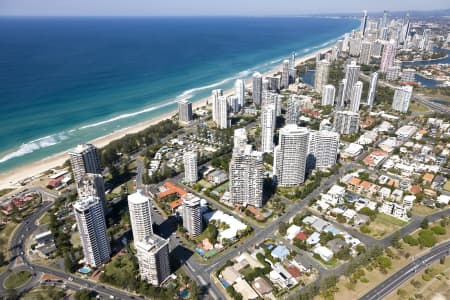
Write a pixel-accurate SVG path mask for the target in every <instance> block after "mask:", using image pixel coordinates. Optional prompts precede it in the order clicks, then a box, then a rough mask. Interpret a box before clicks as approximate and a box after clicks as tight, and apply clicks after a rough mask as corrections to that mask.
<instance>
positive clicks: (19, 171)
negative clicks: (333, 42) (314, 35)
mask: <svg viewBox="0 0 450 300" xmlns="http://www.w3.org/2000/svg"><path fill="white" fill-rule="evenodd" d="M331 48H332V47H325V48H323V49H319V50H317V51H315V52H313V53H311V54H308V55H305V56H302V57H299V58H297V59H296V64H297V65H298V64H301V63H302V62H305V61H307V60H309V59H311V58H314V57H316V55H317V54H318V53H325V52H328V51H329V50H330V49H331ZM281 70H282V65H281V63H280V65H279V66H277V67H275V68H274V69H272V70H270V71H269V72H266V73H264V74H263V75H268V74H273V73H276V72H280V71H281ZM245 84H246V88H247V89H248V88H251V85H252V84H251V78H249V79H247V80H246V82H245ZM233 93H234V91H233V90H232V89H229V90H226V91H224V94H225V95H230V94H233ZM207 102H208V98H204V99H201V100H198V101H195V102H194V103H193V108H194V109H196V108H198V107H202V106H205V105H206V104H207ZM176 113H177V110H173V111H171V112H169V113H166V114H163V115H161V116H159V117H155V118H152V119H150V120H148V121H145V122H141V123H138V124H136V125H133V126H130V127H127V128H123V129H121V130H118V131H115V132H113V133H110V134H108V135H105V136H102V137H99V138H97V139H95V140H93V141H89V143H92V144H94V145H95V146H97V147H99V148H101V147H103V146H105V145H107V144H109V143H110V142H111V141H114V140H117V139H120V138H122V137H124V136H125V135H127V134H131V133H136V132H139V131H142V130H143V129H145V128H147V127H149V126H151V125H154V124H156V123H158V122H160V121H162V120H165V119H168V118H171V117H173V116H174V115H175V114H176ZM68 158H69V157H68V155H67V152H61V153H58V154H55V155H52V156H49V157H47V158H45V159H42V160H39V161H36V162H33V163H31V164H28V165H24V166H21V167H18V168H15V169H12V170H9V171H6V172H3V173H0V189H5V188H17V187H20V185H19V184H18V182H20V181H23V180H24V179H27V178H31V177H38V176H39V174H42V173H44V172H45V171H47V170H49V169H52V168H55V167H57V166H60V165H62V164H63V163H64V162H65V161H66V160H67V159H68Z"/></svg>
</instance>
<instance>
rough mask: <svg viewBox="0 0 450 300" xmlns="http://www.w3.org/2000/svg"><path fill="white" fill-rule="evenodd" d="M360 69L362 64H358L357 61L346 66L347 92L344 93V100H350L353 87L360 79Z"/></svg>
mask: <svg viewBox="0 0 450 300" xmlns="http://www.w3.org/2000/svg"><path fill="white" fill-rule="evenodd" d="M359 71H360V66H358V65H357V64H356V61H352V62H351V63H350V64H348V65H347V67H346V72H345V80H346V85H345V93H344V101H348V100H350V97H351V94H352V89H353V86H354V85H355V83H356V82H357V81H358V78H359Z"/></svg>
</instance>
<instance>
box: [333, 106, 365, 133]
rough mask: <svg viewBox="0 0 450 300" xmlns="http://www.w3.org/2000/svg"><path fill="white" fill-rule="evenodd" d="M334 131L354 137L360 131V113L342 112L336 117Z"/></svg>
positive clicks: (337, 113)
mask: <svg viewBox="0 0 450 300" xmlns="http://www.w3.org/2000/svg"><path fill="white" fill-rule="evenodd" d="M333 128H334V131H336V132H337V133H340V134H347V135H352V134H355V133H358V131H359V113H356V112H352V111H348V110H342V111H337V112H336V113H335V116H334V124H333Z"/></svg>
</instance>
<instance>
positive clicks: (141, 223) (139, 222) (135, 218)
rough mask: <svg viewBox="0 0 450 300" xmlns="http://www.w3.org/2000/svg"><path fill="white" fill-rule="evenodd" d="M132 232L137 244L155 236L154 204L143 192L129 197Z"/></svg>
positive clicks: (137, 192) (139, 191)
mask: <svg viewBox="0 0 450 300" xmlns="http://www.w3.org/2000/svg"><path fill="white" fill-rule="evenodd" d="M128 210H129V211H130V223H131V231H132V232H133V240H134V241H135V242H137V241H141V240H143V239H144V238H145V237H147V236H149V235H152V234H153V227H152V226H153V222H152V204H151V203H150V200H149V199H148V197H147V196H145V195H144V192H143V191H142V190H138V191H136V193H134V194H131V195H128Z"/></svg>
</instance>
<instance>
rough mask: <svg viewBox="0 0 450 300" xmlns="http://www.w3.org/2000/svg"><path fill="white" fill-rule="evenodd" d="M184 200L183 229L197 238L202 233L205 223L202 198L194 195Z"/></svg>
mask: <svg viewBox="0 0 450 300" xmlns="http://www.w3.org/2000/svg"><path fill="white" fill-rule="evenodd" d="M182 200H183V206H182V207H183V215H182V217H183V227H184V228H185V229H186V230H187V232H188V233H189V235H190V236H191V237H197V236H199V235H200V234H201V233H202V230H203V223H202V222H203V221H202V211H201V207H200V198H199V197H197V196H195V195H193V194H190V193H188V194H186V195H184V196H183V197H182Z"/></svg>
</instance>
